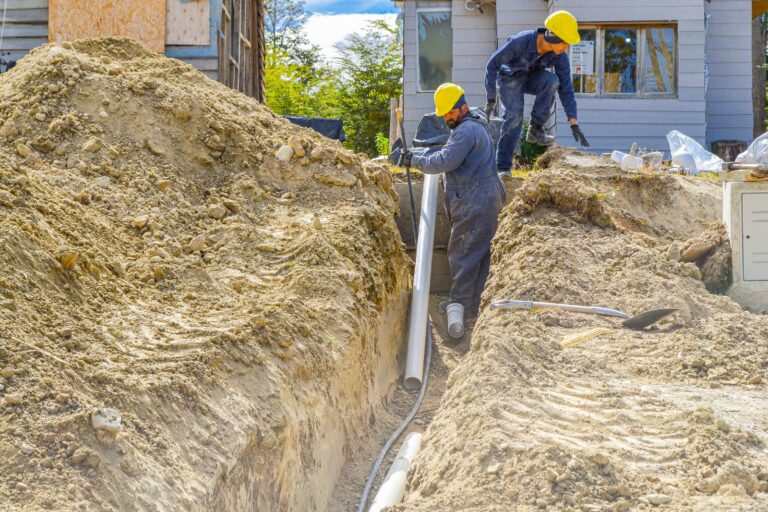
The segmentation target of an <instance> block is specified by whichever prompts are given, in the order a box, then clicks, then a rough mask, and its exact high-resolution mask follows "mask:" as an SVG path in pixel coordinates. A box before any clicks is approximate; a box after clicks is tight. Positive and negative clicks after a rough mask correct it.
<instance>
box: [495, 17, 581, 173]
mask: <svg viewBox="0 0 768 512" xmlns="http://www.w3.org/2000/svg"><path fill="white" fill-rule="evenodd" d="M545 31H546V29H543V28H540V29H537V30H526V31H523V32H520V33H519V34H517V35H514V36H510V37H509V38H508V39H507V43H506V44H505V45H504V46H502V47H501V48H499V49H498V50H496V52H495V53H494V54H493V55H491V58H490V59H488V64H487V65H486V68H485V93H486V97H487V99H488V101H492V100H495V99H496V86H497V85H498V87H499V96H501V103H502V104H503V105H504V108H505V109H506V112H504V123H503V124H502V125H501V137H500V138H499V147H498V153H497V155H496V161H497V165H498V169H499V171H508V170H510V169H512V159H513V158H514V156H515V149H516V146H517V142H518V140H519V139H520V129H521V127H522V125H523V104H524V103H523V102H524V94H533V95H535V96H536V100H535V101H534V103H533V110H532V111H531V121H532V122H535V123H538V124H540V125H542V126H544V125H545V124H546V122H547V119H548V118H549V114H550V110H551V109H552V104H553V103H554V101H555V91H557V92H558V95H559V96H560V101H561V102H562V104H563V109H565V113H566V115H567V116H568V119H576V97H575V96H574V92H573V82H571V65H570V62H569V61H568V55H567V54H565V53H561V54H560V55H557V54H555V52H547V53H545V54H544V55H539V50H538V46H537V44H536V43H537V39H538V36H539V34H543V33H544V32H545ZM553 66H554V68H555V73H554V74H553V73H550V72H549V71H547V70H546V68H549V67H553Z"/></svg>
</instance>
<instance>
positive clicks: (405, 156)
mask: <svg viewBox="0 0 768 512" xmlns="http://www.w3.org/2000/svg"><path fill="white" fill-rule="evenodd" d="M412 158H413V153H411V152H410V150H407V149H405V148H403V150H402V151H401V152H400V162H398V164H399V165H400V167H410V166H411V159H412Z"/></svg>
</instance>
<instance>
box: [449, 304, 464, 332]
mask: <svg viewBox="0 0 768 512" xmlns="http://www.w3.org/2000/svg"><path fill="white" fill-rule="evenodd" d="M445 312H446V313H447V315H448V336H450V337H451V338H454V339H456V338H461V336H462V335H463V334H464V306H462V305H461V304H459V303H458V302H453V303H451V304H448V307H447V308H445Z"/></svg>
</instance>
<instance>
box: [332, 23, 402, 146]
mask: <svg viewBox="0 0 768 512" xmlns="http://www.w3.org/2000/svg"><path fill="white" fill-rule="evenodd" d="M337 49H338V50H339V51H340V52H341V57H340V58H339V62H338V66H339V81H340V83H341V85H342V87H341V88H340V90H339V96H340V98H339V106H340V110H341V113H342V115H343V119H344V130H345V131H346V132H347V135H348V137H349V144H350V146H351V148H352V149H354V150H355V151H360V152H365V153H368V154H369V155H375V154H377V153H378V151H377V150H376V134H377V133H389V109H390V98H397V97H399V96H400V92H401V90H402V86H401V83H400V78H401V76H402V52H401V47H400V42H399V40H398V37H397V29H396V28H393V27H390V26H388V25H387V24H386V23H385V22H383V21H376V22H371V23H369V26H368V28H367V30H366V31H365V33H363V34H351V35H350V36H348V37H347V38H346V39H345V40H344V41H343V42H341V43H339V45H338V46H337Z"/></svg>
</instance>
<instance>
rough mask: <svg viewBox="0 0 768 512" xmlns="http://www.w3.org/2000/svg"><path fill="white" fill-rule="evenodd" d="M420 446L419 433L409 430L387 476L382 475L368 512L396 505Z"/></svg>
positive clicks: (403, 492) (400, 497)
mask: <svg viewBox="0 0 768 512" xmlns="http://www.w3.org/2000/svg"><path fill="white" fill-rule="evenodd" d="M420 448H421V434H420V433H418V432H411V433H410V434H408V435H407V436H406V437H405V441H403V445H402V446H401V447H400V450H399V451H398V452H397V457H396V458H395V460H394V462H392V466H391V467H390V468H389V471H388V472H387V476H385V477H384V481H383V482H382V484H381V487H379V492H377V493H376V496H375V497H374V498H373V503H372V504H371V508H369V509H368V512H380V511H381V510H383V509H384V508H386V507H391V506H392V505H397V504H398V503H400V501H402V499H403V494H405V478H406V476H408V468H409V467H410V465H411V463H412V462H413V459H415V458H416V455H418V453H419V449H420Z"/></svg>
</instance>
